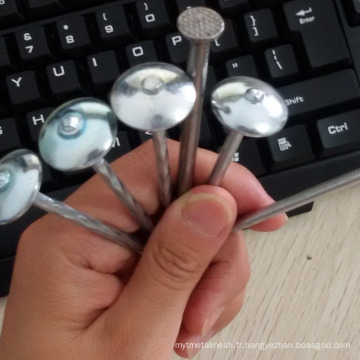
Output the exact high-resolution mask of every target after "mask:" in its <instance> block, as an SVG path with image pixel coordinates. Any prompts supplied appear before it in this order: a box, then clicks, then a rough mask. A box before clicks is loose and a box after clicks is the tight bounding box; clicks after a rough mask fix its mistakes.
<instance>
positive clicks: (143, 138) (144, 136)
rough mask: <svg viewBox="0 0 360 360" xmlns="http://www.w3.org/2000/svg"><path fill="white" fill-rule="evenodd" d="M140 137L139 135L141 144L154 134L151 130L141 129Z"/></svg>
mask: <svg viewBox="0 0 360 360" xmlns="http://www.w3.org/2000/svg"><path fill="white" fill-rule="evenodd" d="M138 137H139V141H140V144H143V143H144V142H145V141H148V140H151V139H152V134H151V131H146V132H144V131H139V132H138Z"/></svg>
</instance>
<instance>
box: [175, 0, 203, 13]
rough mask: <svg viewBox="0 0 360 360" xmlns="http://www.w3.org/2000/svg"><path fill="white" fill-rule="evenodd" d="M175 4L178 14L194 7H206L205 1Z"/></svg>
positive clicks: (177, 0)
mask: <svg viewBox="0 0 360 360" xmlns="http://www.w3.org/2000/svg"><path fill="white" fill-rule="evenodd" d="M175 2H176V8H177V10H178V13H182V12H183V11H185V10H186V9H190V8H192V7H198V6H206V4H205V0H176V1H175Z"/></svg>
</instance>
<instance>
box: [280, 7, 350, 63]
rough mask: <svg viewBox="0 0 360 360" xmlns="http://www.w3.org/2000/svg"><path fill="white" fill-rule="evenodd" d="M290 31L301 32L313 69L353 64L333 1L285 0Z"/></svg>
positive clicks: (285, 10)
mask: <svg viewBox="0 0 360 360" xmlns="http://www.w3.org/2000/svg"><path fill="white" fill-rule="evenodd" d="M284 12H285V16H286V20H287V23H288V26H289V29H290V31H292V32H294V33H296V34H300V36H301V38H302V40H303V44H304V48H305V52H306V54H305V55H306V57H307V59H308V61H309V65H310V67H311V68H312V69H314V70H318V69H320V68H323V67H328V66H333V65H339V64H342V65H344V64H345V65H348V64H350V55H349V51H348V48H347V45H346V41H345V37H344V35H343V32H342V29H341V26H340V24H339V21H338V18H337V15H336V12H335V9H334V5H333V1H328V0H326V1H319V0H294V1H289V2H287V3H285V4H284Z"/></svg>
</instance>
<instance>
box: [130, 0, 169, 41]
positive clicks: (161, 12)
mask: <svg viewBox="0 0 360 360" xmlns="http://www.w3.org/2000/svg"><path fill="white" fill-rule="evenodd" d="M136 8H137V12H138V15H139V19H140V26H141V28H142V30H143V31H144V34H145V35H153V36H156V35H160V34H161V32H162V31H164V30H166V29H168V28H169V27H170V26H171V25H170V20H169V17H168V14H167V10H166V6H165V2H164V1H163V0H143V1H137V2H136Z"/></svg>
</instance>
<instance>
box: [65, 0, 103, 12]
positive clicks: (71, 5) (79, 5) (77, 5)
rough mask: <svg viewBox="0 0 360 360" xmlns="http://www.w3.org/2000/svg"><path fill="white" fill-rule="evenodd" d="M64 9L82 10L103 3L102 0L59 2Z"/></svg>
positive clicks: (67, 0)
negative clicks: (62, 4)
mask: <svg viewBox="0 0 360 360" xmlns="http://www.w3.org/2000/svg"><path fill="white" fill-rule="evenodd" d="M61 1H62V2H63V3H64V5H65V7H66V8H67V9H69V10H73V9H83V8H88V7H91V6H94V5H101V4H103V3H104V0H86V1H84V0H61Z"/></svg>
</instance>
